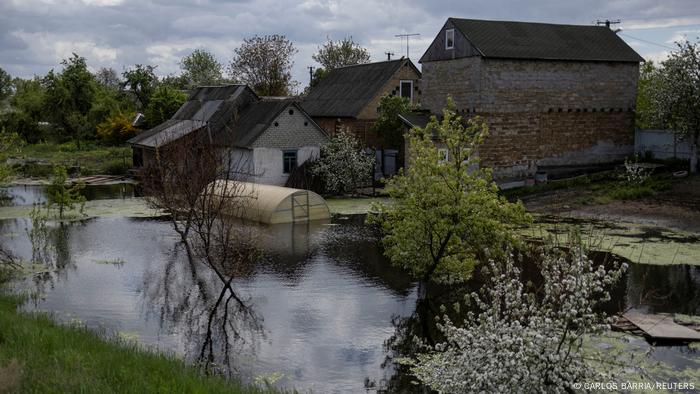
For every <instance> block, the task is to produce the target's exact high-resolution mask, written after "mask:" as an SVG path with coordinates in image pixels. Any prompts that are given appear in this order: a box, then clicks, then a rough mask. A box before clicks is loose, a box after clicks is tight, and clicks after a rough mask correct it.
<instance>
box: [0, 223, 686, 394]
mask: <svg viewBox="0 0 700 394" xmlns="http://www.w3.org/2000/svg"><path fill="white" fill-rule="evenodd" d="M47 226H48V230H47V231H46V233H45V235H46V236H45V237H43V238H42V237H30V234H31V233H32V230H33V229H34V223H32V221H31V220H30V219H13V220H4V221H0V234H1V235H0V242H2V243H3V244H4V245H6V246H7V247H8V248H9V249H10V251H11V252H12V253H13V254H14V255H16V256H17V257H19V258H21V259H23V260H26V261H30V260H35V261H37V262H40V263H41V264H43V267H45V269H43V270H40V269H37V274H36V275H33V276H31V277H29V278H27V279H26V280H24V281H23V282H21V283H17V284H15V287H16V288H17V289H22V290H25V291H32V292H35V294H36V297H35V298H34V299H33V300H31V301H29V302H28V303H27V304H26V305H25V308H26V309H27V310H43V311H51V312H52V313H54V314H55V316H56V317H57V318H59V319H61V320H63V321H80V322H81V323H83V324H85V325H86V326H88V327H92V328H104V329H105V330H106V331H107V332H108V333H116V334H120V335H124V336H126V337H128V338H137V339H138V341H139V343H141V344H143V345H145V346H148V347H153V348H156V349H159V350H163V351H168V352H173V353H176V354H178V355H180V356H182V357H184V358H185V359H186V360H187V361H189V362H191V363H201V364H202V365H203V366H204V367H206V368H208V369H209V370H212V371H216V372H220V373H223V374H227V375H229V374H235V375H236V376H242V377H243V378H244V379H246V380H248V381H252V380H254V379H255V378H256V377H259V376H275V377H277V378H279V380H278V382H277V385H278V386H280V387H287V388H295V389H297V390H299V391H307V390H309V389H311V390H313V391H315V392H358V391H363V390H365V389H369V390H370V391H373V390H382V389H384V390H387V391H388V392H408V391H416V390H420V388H418V387H416V386H414V385H412V384H411V382H410V381H411V378H410V377H409V376H407V375H406V374H405V371H404V370H402V369H401V368H397V367H396V366H395V364H394V360H395V358H396V357H400V356H405V355H410V354H411V353H412V352H413V351H414V350H415V348H414V344H413V337H414V336H418V337H421V338H424V339H428V340H430V339H431V338H432V337H435V336H437V332H436V330H435V327H434V324H433V322H434V316H435V314H437V313H439V310H440V309H439V307H440V305H442V304H445V305H452V304H453V303H454V302H455V301H459V300H461V293H460V292H459V291H455V290H454V289H450V288H446V287H437V286H436V287H431V288H428V289H422V290H421V291H420V292H419V286H418V285H417V284H416V283H415V282H414V281H412V280H411V279H410V278H409V277H408V276H407V275H406V274H405V273H404V272H403V271H401V270H398V269H396V268H393V267H392V266H391V265H390V264H389V263H388V262H387V261H386V259H385V258H384V257H383V255H382V251H381V248H380V246H379V244H378V241H377V238H376V235H375V234H374V233H373V232H372V231H371V229H369V228H368V227H366V226H363V225H362V222H361V220H359V219H358V220H357V221H355V220H342V221H338V222H336V223H311V224H308V225H278V226H258V225H250V224H243V223H241V226H240V227H241V229H242V234H244V235H245V236H246V237H247V238H248V239H250V240H254V241H255V244H256V245H257V247H258V248H259V249H260V251H261V254H260V260H259V261H258V262H256V263H255V264H253V265H251V266H250V269H248V270H246V271H244V272H236V276H235V278H233V280H232V281H231V287H232V289H234V290H235V294H236V296H237V298H238V299H237V298H236V297H233V295H232V293H231V292H230V291H227V288H226V286H225V282H227V281H228V279H230V277H228V276H224V278H223V279H222V278H221V277H219V276H218V275H216V273H215V272H213V271H212V270H211V269H210V268H209V267H207V266H206V265H205V264H203V263H201V262H200V261H198V260H197V259H191V258H189V257H188V253H187V252H186V250H185V248H184V247H183V245H182V244H181V243H180V242H179V237H178V236H177V235H176V234H175V233H174V231H172V229H171V227H170V224H169V223H168V222H167V221H159V220H150V219H149V220H145V219H128V218H99V219H90V220H85V221H82V222H74V223H65V224H63V225H59V224H55V223H49V224H47ZM32 241H34V242H32ZM224 271H225V270H224ZM480 283H481V282H479V279H478V277H476V278H475V279H474V280H473V281H470V283H468V285H467V288H468V289H470V290H478V289H479V288H480V286H481V285H480ZM418 294H428V295H429V297H427V298H422V297H418ZM613 298H614V299H613V301H611V303H610V305H608V306H606V309H609V310H610V311H611V312H615V311H619V310H624V309H626V308H630V307H635V308H641V309H646V310H648V311H650V312H682V313H687V314H700V268H699V267H693V266H648V265H637V264H631V265H630V269H629V271H628V273H627V274H626V275H625V276H624V278H623V279H622V280H621V282H620V283H619V284H618V287H616V288H615V289H614V290H613ZM687 350H688V349H687V347H674V348H661V349H659V350H658V351H656V352H655V353H654V355H652V357H657V358H659V359H661V358H663V361H665V362H670V363H672V364H674V365H681V361H682V360H686V359H687V353H688V352H687ZM679 360H680V361H679ZM683 362H685V363H687V361H683ZM682 365H686V364H682Z"/></svg>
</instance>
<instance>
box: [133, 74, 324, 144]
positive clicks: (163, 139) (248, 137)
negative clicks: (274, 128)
mask: <svg viewBox="0 0 700 394" xmlns="http://www.w3.org/2000/svg"><path fill="white" fill-rule="evenodd" d="M290 105H291V106H294V107H295V108H297V109H298V110H299V111H300V112H301V113H303V114H304V115H305V116H306V117H308V119H309V124H310V125H313V127H316V128H318V129H319V130H321V131H323V130H322V129H321V128H320V127H319V126H318V125H317V124H316V123H315V122H314V121H313V120H312V119H311V117H310V116H309V115H308V114H307V113H306V112H305V111H304V110H303V109H302V108H301V107H300V106H299V105H298V104H297V103H296V102H295V101H294V100H293V99H278V98H275V99H260V98H259V97H258V96H257V95H255V93H253V91H252V90H250V88H248V87H247V86H246V85H228V86H205V87H199V88H197V89H195V90H194V91H193V92H192V93H191V94H190V96H189V98H188V100H187V101H186V102H185V103H184V104H183V105H182V106H181V107H180V108H179V109H178V110H177V112H176V113H175V115H173V117H172V118H170V119H168V120H166V121H165V122H163V123H161V124H159V125H158V126H156V127H154V128H152V129H150V130H146V131H144V132H142V133H141V134H139V135H137V136H135V137H133V138H131V139H130V140H129V141H127V142H128V143H129V144H132V145H138V146H143V147H146V148H157V147H160V146H163V145H166V144H168V143H170V142H172V141H175V140H177V139H179V138H181V137H183V136H185V135H187V134H189V133H191V132H194V131H196V130H199V129H201V128H202V127H205V126H207V127H208V130H209V135H210V137H211V139H212V142H213V143H215V144H219V145H229V146H230V145H233V146H238V147H250V146H251V145H252V144H253V143H254V142H255V140H256V139H257V138H258V137H259V136H260V134H262V133H263V132H264V131H265V130H267V128H268V127H269V126H270V125H271V123H272V122H273V121H274V119H275V118H276V117H277V116H278V115H279V114H280V113H281V112H282V111H284V110H285V109H286V108H287V107H289V106H290ZM324 133H325V132H324Z"/></svg>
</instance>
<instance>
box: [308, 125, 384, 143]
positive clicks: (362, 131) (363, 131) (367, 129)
mask: <svg viewBox="0 0 700 394" xmlns="http://www.w3.org/2000/svg"><path fill="white" fill-rule="evenodd" d="M314 121H316V123H317V124H318V125H319V126H321V128H322V129H324V130H326V132H327V133H328V134H329V135H331V136H332V135H335V133H337V132H339V131H340V130H348V131H350V132H351V133H352V134H353V135H354V136H355V137H356V138H357V139H359V140H360V142H361V143H362V144H363V146H371V147H377V148H381V147H382V142H381V140H380V138H379V136H378V135H377V134H376V133H374V132H373V131H372V126H373V125H374V123H375V122H376V119H355V118H314Z"/></svg>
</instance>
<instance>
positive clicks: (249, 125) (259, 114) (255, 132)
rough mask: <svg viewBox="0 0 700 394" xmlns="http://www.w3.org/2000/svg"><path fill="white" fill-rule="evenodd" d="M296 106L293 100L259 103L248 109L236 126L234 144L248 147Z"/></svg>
mask: <svg viewBox="0 0 700 394" xmlns="http://www.w3.org/2000/svg"><path fill="white" fill-rule="evenodd" d="M290 105H296V104H294V101H293V100H292V99H284V100H279V99H274V100H263V101H259V102H257V103H255V104H253V105H251V106H250V108H248V110H247V111H245V112H244V113H243V114H242V116H241V118H240V119H239V120H238V122H237V123H236V125H235V132H234V137H233V141H234V142H233V143H234V145H236V146H241V147H248V146H250V145H252V144H253V142H255V140H257V139H258V137H260V135H261V134H262V133H263V132H264V131H265V130H267V128H268V127H269V126H270V124H272V121H273V120H275V118H277V116H278V115H279V114H280V113H282V111H284V110H285V109H286V108H287V107H289V106H290Z"/></svg>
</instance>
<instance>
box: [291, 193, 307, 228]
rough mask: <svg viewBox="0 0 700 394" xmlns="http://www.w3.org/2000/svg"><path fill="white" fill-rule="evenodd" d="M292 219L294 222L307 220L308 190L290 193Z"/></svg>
mask: <svg viewBox="0 0 700 394" xmlns="http://www.w3.org/2000/svg"><path fill="white" fill-rule="evenodd" d="M292 219H293V220H294V221H295V222H301V221H308V220H309V192H307V191H299V192H296V193H294V194H292Z"/></svg>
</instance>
